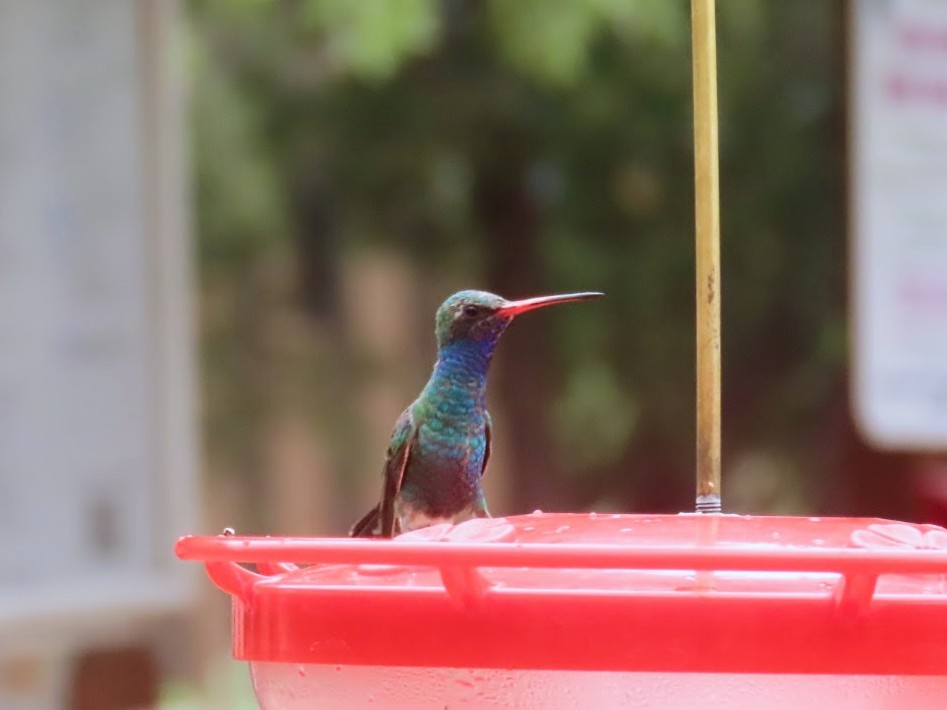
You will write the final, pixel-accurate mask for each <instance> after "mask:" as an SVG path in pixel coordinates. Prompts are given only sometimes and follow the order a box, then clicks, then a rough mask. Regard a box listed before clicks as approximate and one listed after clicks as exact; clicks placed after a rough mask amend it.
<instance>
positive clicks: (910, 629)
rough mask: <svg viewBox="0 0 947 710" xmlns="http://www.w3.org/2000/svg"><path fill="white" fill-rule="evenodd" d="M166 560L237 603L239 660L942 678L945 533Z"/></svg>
mask: <svg viewBox="0 0 947 710" xmlns="http://www.w3.org/2000/svg"><path fill="white" fill-rule="evenodd" d="M176 550H177V554H178V556H179V557H181V558H182V559H189V560H201V561H204V562H205V563H206V565H207V570H208V573H209V574H210V576H211V578H212V579H213V580H214V582H215V583H216V584H217V585H218V586H219V587H221V588H222V589H224V590H226V591H228V592H229V593H230V594H232V595H233V644H234V655H235V656H236V657H237V658H241V659H244V660H250V661H277V662H290V663H321V664H327V663H332V664H352V665H397V666H451V667H472V668H509V669H517V668H522V669H549V670H567V669H571V670H624V671H629V670H633V671H681V672H720V673H727V672H737V673H741V672H742V673H836V674H837V673H845V674H888V675H909V674H930V675H944V674H947V580H945V573H947V531H945V530H944V529H942V528H939V527H935V526H930V525H924V526H915V525H908V524H904V523H893V522H890V521H884V520H874V519H839V518H825V519H818V518H777V517H742V516H707V515H704V516H698V515H679V516H636V515H597V516H596V515H594V514H591V515H578V514H534V515H526V516H518V517H513V518H497V519H488V520H472V521H469V522H467V523H463V524H461V525H458V526H450V525H439V526H434V527H432V528H427V529H425V530H419V531H416V532H414V533H409V534H407V535H403V536H401V537H399V538H398V539H396V540H394V541H388V540H382V541H379V540H351V539H334V538H332V539H305V538H239V537H223V536H221V537H186V538H182V539H181V540H179V541H178V544H177V548H176ZM238 563H255V564H256V565H257V566H258V569H259V571H260V572H261V573H255V572H251V571H249V570H248V569H246V568H245V567H243V566H241V564H238ZM300 563H304V564H309V565H311V566H309V567H303V568H297V567H296V564H300Z"/></svg>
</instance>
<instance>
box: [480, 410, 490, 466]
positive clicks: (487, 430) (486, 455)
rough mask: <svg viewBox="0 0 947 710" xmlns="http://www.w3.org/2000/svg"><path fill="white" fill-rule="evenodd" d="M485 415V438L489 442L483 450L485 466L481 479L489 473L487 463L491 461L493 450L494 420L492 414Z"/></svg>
mask: <svg viewBox="0 0 947 710" xmlns="http://www.w3.org/2000/svg"><path fill="white" fill-rule="evenodd" d="M483 414H484V417H483V418H484V422H486V427H485V428H484V436H485V437H486V439H487V442H486V445H485V446H484V449H483V466H482V467H481V468H480V476H481V477H483V474H484V473H486V471H487V461H489V460H490V451H491V450H492V449H493V418H492V417H491V416H490V412H484V413H483Z"/></svg>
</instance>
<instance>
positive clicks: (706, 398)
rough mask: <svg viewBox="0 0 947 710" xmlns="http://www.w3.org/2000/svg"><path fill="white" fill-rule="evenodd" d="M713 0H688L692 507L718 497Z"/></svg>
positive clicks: (715, 508) (715, 504) (716, 505)
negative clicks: (693, 272) (693, 280)
mask: <svg viewBox="0 0 947 710" xmlns="http://www.w3.org/2000/svg"><path fill="white" fill-rule="evenodd" d="M714 14H715V13H714V0H691V27H692V36H693V64H694V202H695V205H694V209H695V217H696V243H697V288H696V293H697V298H696V307H697V511H698V512H702V513H719V512H720V510H721V499H720V175H719V172H720V171H719V160H718V156H717V139H718V133H717V40H716V27H715V17H714Z"/></svg>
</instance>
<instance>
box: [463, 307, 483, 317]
mask: <svg viewBox="0 0 947 710" xmlns="http://www.w3.org/2000/svg"><path fill="white" fill-rule="evenodd" d="M463 314H464V315H465V316H466V317H467V318H476V317H477V316H479V315H480V309H479V308H477V307H476V306H464V310H463Z"/></svg>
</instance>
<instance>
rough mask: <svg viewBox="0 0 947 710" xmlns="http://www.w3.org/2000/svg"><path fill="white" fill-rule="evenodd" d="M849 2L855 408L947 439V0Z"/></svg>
mask: <svg viewBox="0 0 947 710" xmlns="http://www.w3.org/2000/svg"><path fill="white" fill-rule="evenodd" d="M850 6H851V12H852V18H851V19H852V28H853V31H852V34H851V37H852V42H851V48H852V55H851V59H852V63H851V67H852V73H851V77H852V82H853V101H852V104H851V107H852V112H851V116H852V143H851V145H852V150H851V161H852V162H851V180H852V187H853V189H852V205H853V213H852V228H853V236H854V243H853V254H854V263H853V267H854V275H853V280H854V283H853V286H854V291H853V293H854V306H855V308H854V316H855V331H854V336H855V339H854V346H855V347H854V348H853V351H852V352H853V353H854V357H855V362H854V373H855V388H854V392H855V407H856V417H857V420H858V422H859V425H860V428H861V430H862V432H863V434H864V435H865V436H866V437H867V438H868V439H869V440H871V441H872V443H874V444H875V445H878V446H881V447H885V448H899V449H947V3H944V2H941V1H939V0H864V1H858V2H852V3H850Z"/></svg>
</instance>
